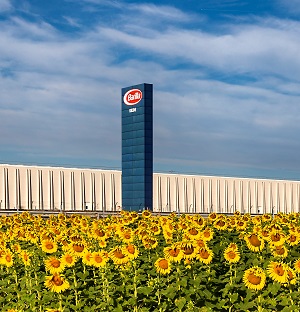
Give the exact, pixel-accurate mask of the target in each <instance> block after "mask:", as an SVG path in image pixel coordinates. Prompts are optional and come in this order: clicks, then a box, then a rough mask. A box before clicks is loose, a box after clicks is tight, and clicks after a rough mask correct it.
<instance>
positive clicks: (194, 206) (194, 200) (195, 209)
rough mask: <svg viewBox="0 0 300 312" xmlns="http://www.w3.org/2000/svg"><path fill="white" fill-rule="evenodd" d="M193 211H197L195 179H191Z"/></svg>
mask: <svg viewBox="0 0 300 312" xmlns="http://www.w3.org/2000/svg"><path fill="white" fill-rule="evenodd" d="M193 212H194V213H196V212H197V193H196V179H195V178H194V179H193Z"/></svg>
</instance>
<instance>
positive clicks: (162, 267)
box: [154, 258, 171, 275]
mask: <svg viewBox="0 0 300 312" xmlns="http://www.w3.org/2000/svg"><path fill="white" fill-rule="evenodd" d="M154 265H155V268H156V272H157V273H160V274H163V275H166V274H169V273H170V272H171V263H170V261H169V260H168V259H166V258H159V259H157V260H156V261H155V263H154Z"/></svg>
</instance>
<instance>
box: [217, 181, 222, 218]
mask: <svg viewBox="0 0 300 312" xmlns="http://www.w3.org/2000/svg"><path fill="white" fill-rule="evenodd" d="M216 183H217V212H222V211H221V204H220V180H217V182H216Z"/></svg>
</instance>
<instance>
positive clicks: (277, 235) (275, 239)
mask: <svg viewBox="0 0 300 312" xmlns="http://www.w3.org/2000/svg"><path fill="white" fill-rule="evenodd" d="M271 239H272V241H273V242H278V241H279V240H280V235H279V234H278V233H277V234H274V235H271Z"/></svg>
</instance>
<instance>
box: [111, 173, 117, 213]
mask: <svg viewBox="0 0 300 312" xmlns="http://www.w3.org/2000/svg"><path fill="white" fill-rule="evenodd" d="M114 177H115V176H114V174H112V175H111V209H112V210H113V211H114V210H115V207H116V196H115V183H114Z"/></svg>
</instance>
